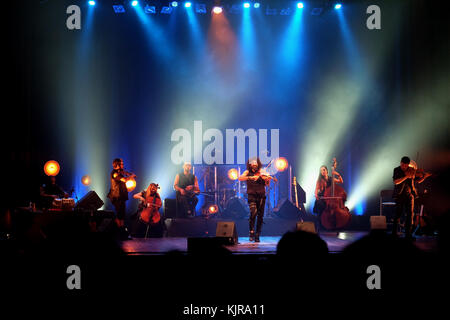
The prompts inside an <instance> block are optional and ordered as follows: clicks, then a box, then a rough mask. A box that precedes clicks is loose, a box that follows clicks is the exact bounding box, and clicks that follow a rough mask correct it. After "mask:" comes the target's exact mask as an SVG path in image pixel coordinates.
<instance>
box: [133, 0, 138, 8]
mask: <svg viewBox="0 0 450 320" xmlns="http://www.w3.org/2000/svg"><path fill="white" fill-rule="evenodd" d="M138 4H139V1H136V0H134V1H131V5H132V6H133V7H136V6H137V5H138Z"/></svg>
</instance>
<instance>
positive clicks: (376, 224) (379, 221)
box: [370, 216, 387, 230]
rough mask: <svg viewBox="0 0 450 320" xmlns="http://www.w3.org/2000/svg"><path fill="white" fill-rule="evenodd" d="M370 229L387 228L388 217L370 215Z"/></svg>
mask: <svg viewBox="0 0 450 320" xmlns="http://www.w3.org/2000/svg"><path fill="white" fill-rule="evenodd" d="M370 229H371V230H386V229H387V225H386V217H385V216H371V217H370Z"/></svg>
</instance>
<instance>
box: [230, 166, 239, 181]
mask: <svg viewBox="0 0 450 320" xmlns="http://www.w3.org/2000/svg"><path fill="white" fill-rule="evenodd" d="M228 178H229V179H230V180H237V179H238V178H239V177H238V171H237V170H236V169H234V168H233V169H230V170H228Z"/></svg>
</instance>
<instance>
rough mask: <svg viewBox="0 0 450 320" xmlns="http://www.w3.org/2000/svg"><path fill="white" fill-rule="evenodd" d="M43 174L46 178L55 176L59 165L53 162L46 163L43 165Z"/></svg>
mask: <svg viewBox="0 0 450 320" xmlns="http://www.w3.org/2000/svg"><path fill="white" fill-rule="evenodd" d="M44 172H45V174H46V175H48V176H56V175H58V173H59V163H58V162H56V161H55V160H50V161H47V162H46V163H45V164H44Z"/></svg>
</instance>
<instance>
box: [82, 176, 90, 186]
mask: <svg viewBox="0 0 450 320" xmlns="http://www.w3.org/2000/svg"><path fill="white" fill-rule="evenodd" d="M81 183H82V184H83V185H85V186H88V185H90V184H91V177H90V176H89V175H85V176H82V177H81Z"/></svg>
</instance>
